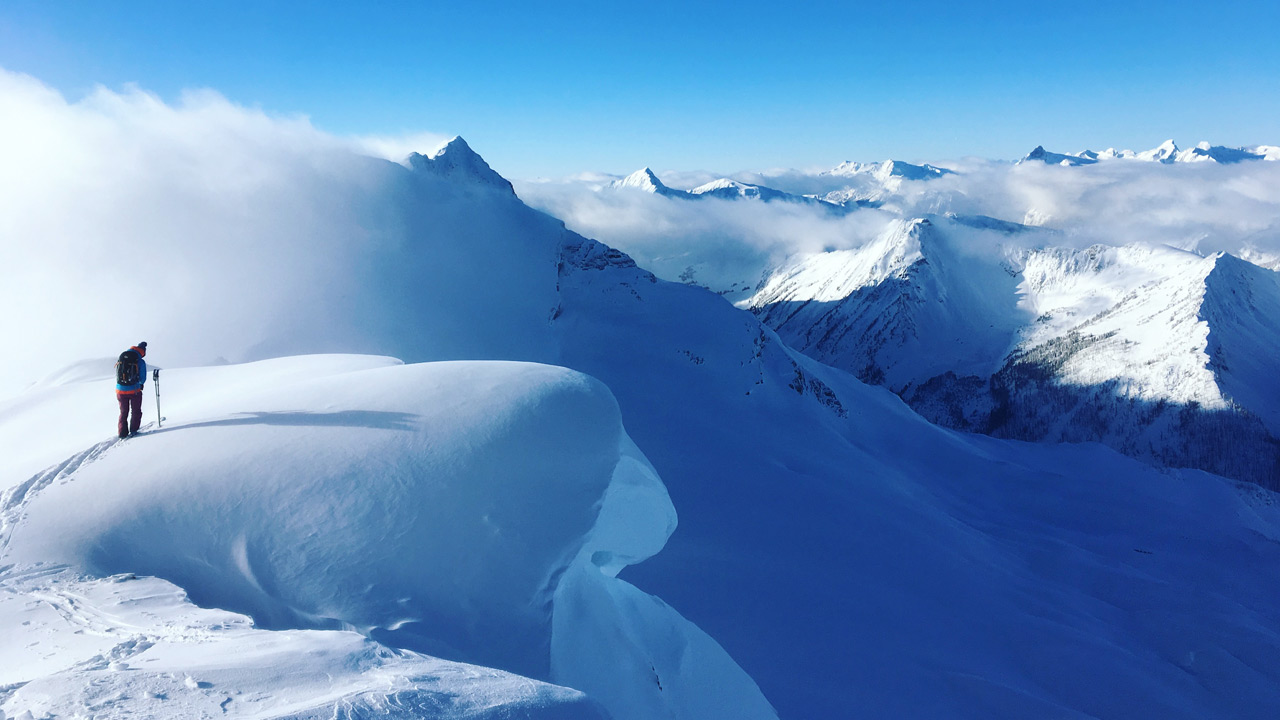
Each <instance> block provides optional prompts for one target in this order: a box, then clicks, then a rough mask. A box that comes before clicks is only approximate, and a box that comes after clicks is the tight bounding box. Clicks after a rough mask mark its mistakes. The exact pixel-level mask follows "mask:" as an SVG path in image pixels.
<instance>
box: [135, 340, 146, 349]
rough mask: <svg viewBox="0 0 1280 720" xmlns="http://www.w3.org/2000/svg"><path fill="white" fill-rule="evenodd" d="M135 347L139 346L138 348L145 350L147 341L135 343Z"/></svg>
mask: <svg viewBox="0 0 1280 720" xmlns="http://www.w3.org/2000/svg"><path fill="white" fill-rule="evenodd" d="M137 347H140V348H142V349H143V350H146V349H147V343H146V341H143V342H140V343H138V344H137Z"/></svg>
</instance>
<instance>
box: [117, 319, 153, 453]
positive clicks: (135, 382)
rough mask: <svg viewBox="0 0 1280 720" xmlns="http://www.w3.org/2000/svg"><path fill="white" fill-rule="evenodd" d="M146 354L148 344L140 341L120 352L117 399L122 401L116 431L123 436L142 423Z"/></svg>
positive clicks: (131, 432) (133, 431) (132, 431)
mask: <svg viewBox="0 0 1280 720" xmlns="http://www.w3.org/2000/svg"><path fill="white" fill-rule="evenodd" d="M146 355H147V344H146V343H145V342H140V343H138V344H137V345H134V346H133V347H131V348H129V349H128V350H125V351H124V352H122V353H120V360H119V361H118V362H117V363H116V401H117V402H119V403H120V421H119V422H117V423H116V432H117V433H118V434H119V435H120V437H122V438H125V437H129V436H130V435H133V434H134V433H137V432H138V426H139V425H141V424H142V388H143V386H144V385H146V384H147V363H146V361H145V360H143V359H142V358H144V357H146ZM130 413H132V417H130Z"/></svg>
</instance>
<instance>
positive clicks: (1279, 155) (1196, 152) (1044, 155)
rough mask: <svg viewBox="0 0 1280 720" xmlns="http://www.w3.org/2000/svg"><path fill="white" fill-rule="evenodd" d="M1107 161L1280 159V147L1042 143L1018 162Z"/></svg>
mask: <svg viewBox="0 0 1280 720" xmlns="http://www.w3.org/2000/svg"><path fill="white" fill-rule="evenodd" d="M1105 160H1143V161H1146V162H1158V163H1165V164H1169V163H1184V162H1218V163H1238V162H1243V161H1245V160H1280V149H1277V148H1276V147H1274V146H1271V145H1252V146H1249V147H1238V148H1231V147H1224V146H1222V145H1210V144H1209V142H1208V141H1202V142H1200V143H1198V144H1197V145H1196V146H1195V147H1193V148H1190V149H1188V150H1180V149H1179V148H1178V144H1177V143H1175V142H1174V141H1173V140H1165V141H1164V142H1163V143H1161V144H1160V145H1158V146H1157V147H1154V148H1152V149H1150V150H1144V151H1142V152H1137V153H1135V152H1134V151H1132V150H1115V149H1114V148H1107V149H1106V150H1103V151H1101V152H1094V151H1093V150H1084V151H1082V152H1078V153H1074V154H1063V153H1055V152H1049V151H1047V150H1045V149H1044V146H1042V145H1041V146H1037V147H1036V149H1034V150H1032V151H1031V152H1029V153H1027V154H1026V155H1025V156H1024V157H1023V158H1022V159H1021V160H1019V161H1018V162H1019V163H1026V162H1043V163H1045V164H1048V165H1065V166H1074V165H1092V164H1094V163H1096V162H1099V161H1105Z"/></svg>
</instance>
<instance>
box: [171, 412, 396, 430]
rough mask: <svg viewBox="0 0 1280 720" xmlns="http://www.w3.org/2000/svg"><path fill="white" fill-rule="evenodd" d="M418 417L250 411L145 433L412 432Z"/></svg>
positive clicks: (350, 413) (379, 414) (375, 413)
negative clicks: (251, 428)
mask: <svg viewBox="0 0 1280 720" xmlns="http://www.w3.org/2000/svg"><path fill="white" fill-rule="evenodd" d="M419 417H420V416H418V415H414V414H412V413H403V412H389V411H385V410H339V411H337V412H284V411H281V412H250V413H237V414H236V415H235V416H233V417H229V418H223V419H221V420H207V421H205V422H195V423H186V424H182V425H176V424H175V425H165V426H164V427H161V428H157V429H154V430H151V431H150V433H148V434H154V433H162V432H170V431H173V430H186V429H190V428H199V427H225V426H233V425H285V426H294V427H302V426H312V427H362V428H374V429H377V430H413V429H414V428H415V427H416V426H417V423H416V420H417V419H418V418H419Z"/></svg>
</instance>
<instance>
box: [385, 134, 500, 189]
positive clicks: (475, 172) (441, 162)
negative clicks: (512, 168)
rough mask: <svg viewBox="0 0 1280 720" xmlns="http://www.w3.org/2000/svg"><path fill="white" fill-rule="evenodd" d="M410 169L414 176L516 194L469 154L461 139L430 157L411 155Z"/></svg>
mask: <svg viewBox="0 0 1280 720" xmlns="http://www.w3.org/2000/svg"><path fill="white" fill-rule="evenodd" d="M409 167H410V168H412V169H413V170H414V171H416V172H421V173H428V174H432V175H436V176H438V177H442V178H449V179H455V180H456V179H465V180H467V181H470V182H471V183H473V184H478V185H481V186H486V187H492V188H495V189H498V190H502V191H505V192H507V193H510V194H511V195H515V194H516V191H515V188H513V187H512V186H511V183H510V182H508V181H507V179H506V178H504V177H502V176H501V175H499V174H498V173H497V172H496V171H494V169H493V168H491V167H489V163H487V162H485V161H484V158H482V157H480V155H479V153H477V152H476V151H475V150H472V149H471V146H470V145H468V144H467V141H466V140H463V139H462V136H461V135H455V136H454V138H453V139H452V140H450V141H449V142H447V143H445V144H444V145H442V146H441V147H440V148H439V149H437V150H436V151H435V152H433V153H431V155H430V156H427V155H422V154H420V153H412V154H410V155H409Z"/></svg>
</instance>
